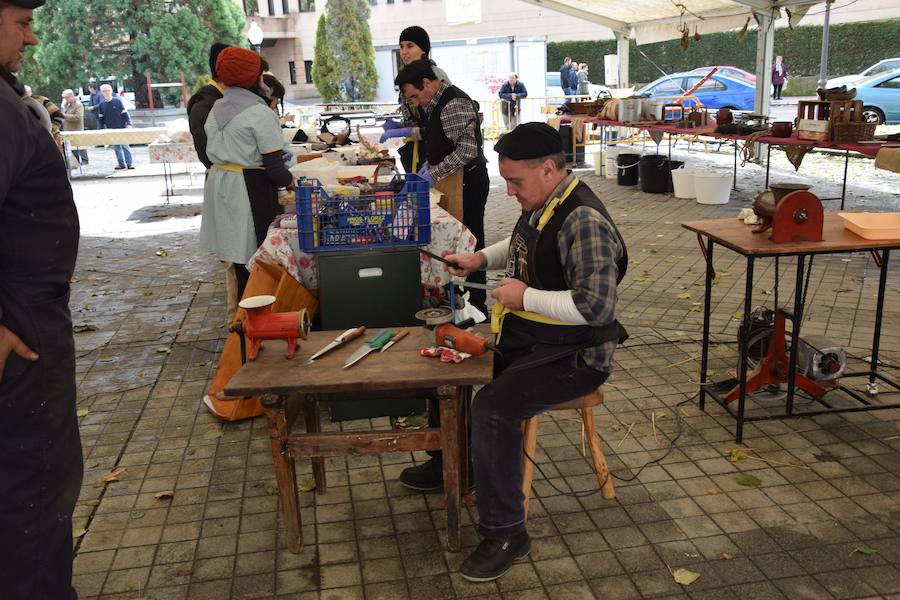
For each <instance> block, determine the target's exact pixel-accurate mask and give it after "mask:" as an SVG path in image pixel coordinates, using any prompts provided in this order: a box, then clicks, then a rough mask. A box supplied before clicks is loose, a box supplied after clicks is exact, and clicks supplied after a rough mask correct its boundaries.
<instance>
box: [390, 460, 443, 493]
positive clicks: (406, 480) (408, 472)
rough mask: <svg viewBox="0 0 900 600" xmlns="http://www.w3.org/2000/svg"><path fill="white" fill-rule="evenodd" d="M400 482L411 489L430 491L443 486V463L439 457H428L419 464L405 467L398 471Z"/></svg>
mask: <svg viewBox="0 0 900 600" xmlns="http://www.w3.org/2000/svg"><path fill="white" fill-rule="evenodd" d="M400 483H402V484H403V485H405V486H406V487H408V488H410V489H412V490H419V491H422V492H432V491H436V490H440V489H443V487H444V463H443V461H441V459H439V458H429V459H428V460H427V461H425V462H423V463H422V464H421V465H416V466H415V467H407V468H405V469H403V472H402V473H400Z"/></svg>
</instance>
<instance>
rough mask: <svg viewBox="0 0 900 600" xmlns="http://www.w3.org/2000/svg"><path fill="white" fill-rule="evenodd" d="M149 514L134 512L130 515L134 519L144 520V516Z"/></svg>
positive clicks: (139, 511) (140, 511)
mask: <svg viewBox="0 0 900 600" xmlns="http://www.w3.org/2000/svg"><path fill="white" fill-rule="evenodd" d="M145 514H147V513H145V512H144V511H142V510H133V511H131V514H130V515H129V516H130V517H131V518H132V519H143V518H144V515H145Z"/></svg>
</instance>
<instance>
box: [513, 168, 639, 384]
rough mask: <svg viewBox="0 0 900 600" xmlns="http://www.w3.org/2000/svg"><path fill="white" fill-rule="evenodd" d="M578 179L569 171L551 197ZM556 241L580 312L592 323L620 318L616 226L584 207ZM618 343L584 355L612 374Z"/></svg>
mask: <svg viewBox="0 0 900 600" xmlns="http://www.w3.org/2000/svg"><path fill="white" fill-rule="evenodd" d="M574 178H575V176H574V175H573V174H572V173H569V175H568V176H567V177H566V178H565V179H563V181H562V183H560V184H559V186H558V187H557V188H556V189H555V190H554V191H553V193H552V194H551V195H550V198H554V197H556V196H558V195H560V194H562V193H563V192H564V191H565V189H566V188H567V187H568V186H569V184H570V183H571V182H572V180H573V179H574ZM542 212H543V208H542V209H540V210H537V211H535V212H534V213H533V214H532V215H531V217H530V219H529V222H530V223H531V224H532V225H535V224H536V223H537V222H538V219H539V218H540V215H541V213H542ZM556 243H557V247H558V248H559V256H560V259H561V261H562V264H563V266H564V272H565V280H566V283H567V284H568V285H569V289H571V290H572V299H573V300H574V301H575V307H576V308H578V312H580V313H581V314H582V316H583V317H584V319H585V321H587V323H588V325H594V326H601V325H606V324H607V323H611V322H612V321H613V319H615V318H616V297H617V296H616V276H617V275H618V268H617V267H616V260H617V259H618V258H619V257H621V256H622V248H620V247H619V242H618V237H617V236H616V232H615V229H614V228H613V225H612V224H611V223H610V222H609V221H607V220H606V218H605V217H604V216H603V215H601V214H600V213H599V212H597V211H596V210H594V209H593V208H591V207H589V206H580V207H578V208H576V209H575V210H573V211H572V213H571V214H570V215H569V216H568V218H566V220H565V222H564V223H563V226H562V229H560V231H559V235H558V236H557V238H556ZM617 345H618V342H617V341H611V342H606V343H604V344H602V345H600V346H595V347H593V348H588V349H587V350H583V351H582V353H581V356H582V358H583V359H584V362H585V363H587V365H588V366H590V367H592V368H594V369H597V370H598V371H603V372H605V373H611V372H612V358H613V352H614V351H615V349H616V346H617Z"/></svg>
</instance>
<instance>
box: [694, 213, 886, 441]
mask: <svg viewBox="0 0 900 600" xmlns="http://www.w3.org/2000/svg"><path fill="white" fill-rule="evenodd" d="M682 227H684V228H685V229H688V230H690V231H693V232H695V233H696V234H697V240H698V242H699V243H700V249H701V251H703V254H704V258H705V260H706V288H705V294H704V302H703V348H702V352H701V359H700V382H701V384H700V409H701V410H705V402H706V396H707V394H708V395H710V397H712V398H713V399H714V400H716V401H717V402H719V404H721V405H722V406H723V407H725V408H726V410H728V408H727V403H726V402H725V401H724V397H723V395H722V394H720V393H718V392H717V391H715V390H713V389H712V388H710V387H708V386H707V385H706V382H707V368H708V366H709V328H710V313H711V311H712V281H713V279H714V278H715V269H714V268H713V248H714V246H715V245H716V244H719V245H721V246H723V247H725V248H728V249H729V250H732V251H734V252H737V253H738V254H740V255H741V256H744V257H745V258H746V259H747V272H746V281H745V285H744V313H743V316H742V319H741V324H742V327H743V331H748V327H749V325H750V313H751V311H752V308H753V268H754V264H755V261H756V260H757V259H759V258H770V257H775V258H777V257H796V258H797V275H796V281H795V284H794V308H793V316H792V321H793V326H792V327H791V350H790V361H789V368H788V374H787V398H786V400H785V411H784V413H779V414H766V415H749V416H748V415H746V414H745V408H746V399H747V390H746V385H747V367H748V364H747V351H748V348H747V337H746V336H744V337H741V338H740V339H739V340H738V367H737V369H738V385H739V396H738V401H737V412H736V414H735V413H732V415H733V416H734V417H735V420H736V427H735V440H736V441H737V442H738V443H740V442H741V440H742V438H743V432H744V423H745V422H749V421H763V420H771V419H788V418H797V417H812V416H816V415H821V414H826V413H839V412H859V411H868V410H881V409H887V408H900V402H895V403H890V404H880V403H879V404H875V403H873V402H872V401H871V398H873V397H874V396H877V394H878V384H877V381H882V382H884V383H886V384H887V385H889V386H891V387H893V388H895V389H898V390H900V385H898V384H897V383H896V382H894V381H893V380H891V379H889V378H887V377H885V376H884V375H883V374H881V373H879V372H878V350H879V343H880V339H881V321H882V317H883V315H884V297H885V285H886V282H887V272H888V261H889V259H890V252H891V250H894V249H897V248H900V239H897V240H867V239H864V238H862V237H859V236H858V235H856V234H855V233H853V232H851V231H848V230H846V229H844V225H843V220H842V219H841V218H840V217H839V216H838V215H837V214H835V213H825V226H824V241H822V242H789V243H784V244H775V243H773V242H771V241H770V240H769V235H768V233H763V234H754V233H752V231H751V228H750V227H748V226H747V225H744V223H743V221H741V220H739V219H711V220H706V221H690V222H687V223H682ZM703 238H706V241H705V243H704V239H703ZM865 251H869V252H871V253H872V256H873V257H874V259H875V262H876V264H877V265H878V267H879V271H880V276H879V281H878V299H877V301H876V307H875V331H874V334H873V339H872V356H871V362H870V366H869V369H868V370H866V371H859V372H850V373H845V374H844V375H843V377H844V378H847V377H868V379H869V382H868V392H869V396H870V397H869V398H866V397H865V396H862V395H860V394H858V393H856V392H855V391H854V390H850V389H849V388H846V387H842V386H841V387H839V388H837V389H840V390H841V391H842V392H844V393H846V394H848V395H849V396H850V397H851V398H853V399H854V400H856V401H857V402H858V404H859V405H853V406H840V407H838V406H832V405H831V404H829V402H828V401H827V399H826V398H821V399H815V400H816V401H817V402H818V403H819V404H821V405H822V406H823V407H824V408H821V409H817V410H807V411H797V410H796V407H795V406H794V395H795V373H796V368H797V354H798V348H799V340H800V325H801V322H802V320H803V309H804V306H803V302H804V297H805V286H804V281H803V271H804V268H805V265H806V259H807V257H811V256H814V255H816V254H835V253H843V252H865ZM728 412H729V413H731V411H730V410H729V411H728Z"/></svg>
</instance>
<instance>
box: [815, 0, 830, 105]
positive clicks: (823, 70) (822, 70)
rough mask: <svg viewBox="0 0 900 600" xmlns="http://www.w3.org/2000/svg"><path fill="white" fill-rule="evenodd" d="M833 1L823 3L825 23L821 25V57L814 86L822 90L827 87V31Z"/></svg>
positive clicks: (827, 0)
mask: <svg viewBox="0 0 900 600" xmlns="http://www.w3.org/2000/svg"><path fill="white" fill-rule="evenodd" d="M832 2H833V0H826V2H825V21H824V22H823V23H822V55H821V58H820V60H819V81H817V82H816V86H817V87H820V88H824V87H825V86H826V85H828V30H829V21H830V20H831V3H832Z"/></svg>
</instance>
